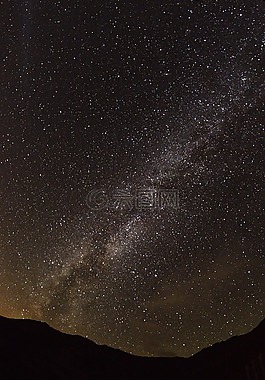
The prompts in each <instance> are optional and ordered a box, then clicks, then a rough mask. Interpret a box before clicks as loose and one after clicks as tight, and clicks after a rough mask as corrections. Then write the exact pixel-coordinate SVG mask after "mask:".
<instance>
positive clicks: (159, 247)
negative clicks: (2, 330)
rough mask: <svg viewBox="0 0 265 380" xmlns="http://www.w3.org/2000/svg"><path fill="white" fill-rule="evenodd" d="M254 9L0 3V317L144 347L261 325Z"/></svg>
mask: <svg viewBox="0 0 265 380" xmlns="http://www.w3.org/2000/svg"><path fill="white" fill-rule="evenodd" d="M264 11H265V3H264V1H256V0H255V1H250V0H248V1H247V0H245V1H242V2H240V3H239V2H236V1H225V0H220V1H218V2H207V1H203V0H201V1H185V2H177V1H167V2H162V3H158V2H155V1H153V0H152V1H151V0H150V1H149V0H148V1H145V2H138V1H134V2H132V1H126V2H122V1H118V0H113V1H109V2H102V1H97V2H92V1H82V0H79V1H75V2H71V1H69V0H61V1H55V2H53V3H49V4H48V3H47V2H44V1H40V0H39V1H34V2H33V1H32V0H28V1H21V2H19V4H15V3H14V2H10V1H5V2H1V12H0V14H1V16H0V17H1V25H2V26H1V37H0V38H1V47H2V49H1V67H2V70H1V87H2V88H1V94H2V96H1V98H0V106H1V142H2V149H1V182H0V191H1V200H2V201H1V205H0V211H1V229H0V231H1V232H0V252H1V255H0V294H1V296H0V314H2V315H5V316H10V317H15V318H33V319H39V320H43V321H46V322H47V323H49V324H50V325H52V326H55V327H56V328H58V329H60V330H62V331H65V332H68V333H74V334H80V335H83V336H86V337H87V338H89V339H92V340H94V341H96V342H97V343H100V344H107V345H110V346H112V347H117V348H120V349H122V350H125V351H128V352H131V353H134V354H137V355H148V356H152V355H155V356H174V355H175V356H190V355H193V354H194V353H195V352H197V351H199V350H201V349H203V348H204V347H207V346H209V345H212V344H214V343H216V342H218V341H221V340H225V339H228V338H229V337H231V336H233V335H238V334H242V333H245V332H248V331H250V330H251V329H252V328H254V327H255V326H256V325H257V324H258V323H259V322H260V321H261V319H262V318H264V316H265V306H264V290H265V278H264V238H263V236H264V232H263V225H264V223H263V219H262V209H263V204H264V203H263V199H264V193H263V178H264V171H263V165H262V161H263V148H264V119H265V118H264V74H265V73H264V44H265V28H264ZM172 202H173V203H172Z"/></svg>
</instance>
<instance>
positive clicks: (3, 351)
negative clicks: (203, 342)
mask: <svg viewBox="0 0 265 380" xmlns="http://www.w3.org/2000/svg"><path fill="white" fill-rule="evenodd" d="M264 338H265V319H264V320H263V321H262V322H261V323H260V324H259V325H258V326H257V327H256V328H255V329H254V330H253V331H251V332H250V333H248V334H245V335H242V336H239V337H233V338H231V339H229V340H228V341H226V342H222V343H217V344H215V345H213V346H212V347H209V348H206V349H204V350H202V351H201V352H199V353H197V354H196V355H194V356H192V357H191V358H188V359H185V358H178V357H176V358H146V357H145V358H144V357H138V356H133V355H130V354H127V353H125V352H122V351H119V350H115V349H113V348H109V347H107V346H99V345H97V344H95V343H93V342H91V341H89V340H88V339H85V338H82V337H80V336H73V335H67V334H63V333H61V332H59V331H56V330H54V329H52V328H51V327H49V326H48V325H47V324H46V323H42V322H36V321H31V320H14V319H7V318H4V317H0V378H1V379H3V380H24V379H25V380H33V379H34V380H44V379H45V380H70V379H71V380H72V379H73V380H83V379H84V380H85V379H86V380H88V379H106V380H107V379H119V380H130V379H135V380H136V379H137V380H139V379H144V380H147V379H157V378H161V379H163V380H164V379H175V380H179V379H181V380H182V379H183V380H187V379H194V380H208V379H209V380H219V379H220V380H221V379H222V380H224V379H225V380H230V379H231V380H232V379H233V380H265V339H264Z"/></svg>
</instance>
